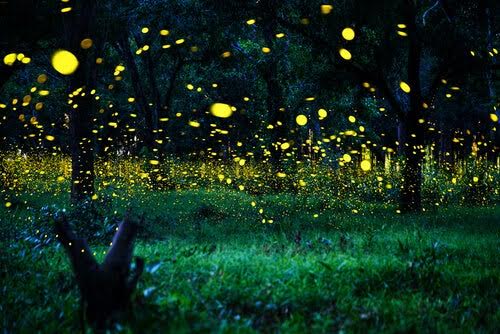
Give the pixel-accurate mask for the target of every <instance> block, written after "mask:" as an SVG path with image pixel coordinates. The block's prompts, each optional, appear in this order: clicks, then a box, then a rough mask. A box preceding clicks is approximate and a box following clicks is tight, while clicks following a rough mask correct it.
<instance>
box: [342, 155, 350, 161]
mask: <svg viewBox="0 0 500 334" xmlns="http://www.w3.org/2000/svg"><path fill="white" fill-rule="evenodd" d="M342 159H343V160H344V162H351V160H352V158H351V156H350V155H349V154H347V153H346V154H344V155H343V156H342Z"/></svg>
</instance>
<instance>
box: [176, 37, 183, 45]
mask: <svg viewBox="0 0 500 334" xmlns="http://www.w3.org/2000/svg"><path fill="white" fill-rule="evenodd" d="M184 42H185V40H184V38H181V39H178V40H176V41H175V44H177V45H179V44H182V43H184Z"/></svg>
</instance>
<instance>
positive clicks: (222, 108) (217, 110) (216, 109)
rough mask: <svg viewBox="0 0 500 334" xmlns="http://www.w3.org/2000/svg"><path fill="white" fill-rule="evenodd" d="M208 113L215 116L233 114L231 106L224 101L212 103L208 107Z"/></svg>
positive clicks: (225, 116) (223, 116) (229, 115)
mask: <svg viewBox="0 0 500 334" xmlns="http://www.w3.org/2000/svg"><path fill="white" fill-rule="evenodd" d="M210 113H211V114H212V115H214V116H215V117H220V118H228V117H231V115H232V114H233V108H231V106H230V105H229V104H226V103H214V104H212V106H211V107H210Z"/></svg>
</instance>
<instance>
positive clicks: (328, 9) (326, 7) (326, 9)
mask: <svg viewBox="0 0 500 334" xmlns="http://www.w3.org/2000/svg"><path fill="white" fill-rule="evenodd" d="M320 8H321V14H323V15H328V14H330V13H331V12H332V9H333V6H332V5H321V7H320Z"/></svg>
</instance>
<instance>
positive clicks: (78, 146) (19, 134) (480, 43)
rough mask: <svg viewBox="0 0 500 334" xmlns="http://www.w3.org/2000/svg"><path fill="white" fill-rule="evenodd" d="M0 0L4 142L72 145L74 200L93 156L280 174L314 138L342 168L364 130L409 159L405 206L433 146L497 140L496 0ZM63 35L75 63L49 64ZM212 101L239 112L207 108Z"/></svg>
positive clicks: (453, 148) (447, 149)
mask: <svg viewBox="0 0 500 334" xmlns="http://www.w3.org/2000/svg"><path fill="white" fill-rule="evenodd" d="M4 6H5V7H6V9H5V11H4V14H3V15H5V17H6V19H5V20H1V23H0V25H1V27H0V28H1V29H0V31H1V33H2V35H1V38H0V43H2V51H1V53H0V58H1V59H4V62H3V63H2V64H1V65H0V103H1V104H0V108H1V109H0V122H1V123H0V131H1V132H0V143H1V144H0V145H1V149H2V150H14V149H20V150H23V151H26V152H29V151H39V150H45V151H47V152H53V153H57V154H59V153H65V154H71V155H72V157H73V166H72V170H73V183H72V184H73V187H72V196H73V198H74V199H75V200H81V199H83V198H85V197H88V196H90V195H91V194H92V192H93V181H94V175H93V173H94V171H93V161H94V158H95V157H96V156H99V157H105V156H108V155H115V154H129V155H134V156H141V157H143V158H145V159H148V160H150V161H161V160H162V159H163V158H164V157H166V156H175V157H181V158H192V159H206V158H209V157H214V158H219V159H229V158H231V157H232V156H233V155H234V154H239V155H251V156H252V157H253V158H255V159H258V160H259V161H266V162H268V163H269V166H270V169H271V170H272V171H273V172H276V173H279V172H281V171H282V170H285V169H290V168H293V166H294V162H295V161H296V160H307V159H311V155H308V154H307V153H308V152H310V151H311V150H313V151H315V152H316V153H317V158H323V159H322V160H323V163H329V164H331V166H332V168H335V167H336V164H335V161H337V160H338V159H339V157H341V156H342V154H343V153H345V152H346V150H349V149H352V148H357V147H359V146H360V144H361V143H364V144H365V145H367V146H368V147H369V149H370V150H372V151H373V154H378V155H382V154H384V152H387V151H394V152H397V154H398V155H400V156H401V157H402V158H403V159H404V161H405V164H404V170H403V178H404V185H403V187H402V191H401V207H402V208H403V209H404V210H406V211H412V210H419V209H420V208H421V198H420V193H421V190H420V187H421V179H422V171H421V165H422V159H423V155H424V150H425V147H427V146H428V145H434V146H435V152H436V154H437V155H438V156H440V157H443V158H444V157H448V156H450V154H449V153H453V154H458V155H460V156H466V155H468V154H470V150H471V147H472V146H473V145H474V147H476V148H477V149H478V152H477V154H480V155H483V156H485V157H487V158H490V159H492V158H495V157H496V156H497V154H498V145H499V136H498V131H497V130H496V127H497V126H498V116H497V115H498V112H497V111H496V107H497V105H498V97H497V94H496V91H497V88H498V64H497V59H498V50H497V48H495V45H498V40H499V36H500V32H499V30H498V27H497V26H496V25H495V24H496V22H498V15H499V8H498V7H499V5H498V3H497V2H496V1H488V0H481V1H457V0H456V1H453V0H437V1H434V0H432V1H426V0H400V1H389V0H387V1H368V0H366V1H335V2H334V3H329V2H328V1H304V0H288V1H276V0H260V1H238V2H235V1H229V0H227V1H226V0H220V1H204V0H197V1H195V0H176V1H160V0H127V1H106V2H98V1H86V2H78V3H76V2H75V3H74V4H71V3H54V2H50V1H34V0H31V1H30V0H21V1H16V2H15V3H14V2H13V1H10V2H7V4H6V5H4ZM21 8H22V10H21ZM484 18H486V19H484ZM58 49H64V50H68V51H70V52H72V53H73V54H74V55H75V56H76V58H77V59H78V61H79V67H78V69H77V70H76V71H75V72H74V73H72V74H71V75H61V74H60V73H58V72H57V71H54V69H53V68H52V66H51V57H52V56H53V54H54V52H55V51H56V50H58ZM13 53H14V54H15V55H16V58H15V60H14V61H10V60H9V59H7V58H5V57H8V56H9V55H11V54H13ZM20 54H22V56H19V55H20ZM6 59H7V60H6ZM214 103H224V104H227V105H229V106H232V107H233V111H234V112H232V116H231V117H228V118H217V117H214V116H213V115H212V114H211V113H210V108H211V106H212V105H213V104H214ZM320 110H321V112H320ZM299 115H302V116H305V117H306V120H307V124H305V125H303V126H301V125H300V124H298V123H299V122H298V119H297V116H299ZM349 116H351V117H352V118H350V117H349ZM350 119H351V121H350ZM352 119H354V120H355V122H352ZM346 132H348V134H347V135H345V133H346ZM339 133H341V134H342V135H339ZM340 137H342V143H339V141H337V140H336V139H337V138H340ZM324 139H326V141H325V140H324ZM318 141H319V142H321V145H320V144H316V143H317V142H318ZM285 143H287V145H290V146H291V148H290V149H289V150H287V149H283V148H284V146H283V144H285ZM313 146H314V148H311V147H313Z"/></svg>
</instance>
